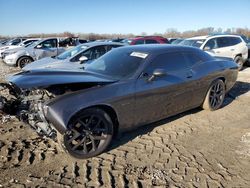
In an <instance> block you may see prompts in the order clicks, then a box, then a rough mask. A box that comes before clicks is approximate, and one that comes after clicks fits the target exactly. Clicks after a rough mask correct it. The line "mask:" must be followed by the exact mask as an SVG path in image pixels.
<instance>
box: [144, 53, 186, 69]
mask: <svg viewBox="0 0 250 188" xmlns="http://www.w3.org/2000/svg"><path fill="white" fill-rule="evenodd" d="M187 68H188V65H187V60H186V58H185V57H184V55H183V54H182V53H165V54H160V55H158V56H157V57H155V58H154V59H153V60H152V62H151V63H150V64H149V65H148V67H147V68H146V73H148V74H152V73H153V71H154V70H155V69H164V70H165V71H166V72H176V71H181V70H184V69H187Z"/></svg>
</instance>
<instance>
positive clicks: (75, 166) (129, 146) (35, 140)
mask: <svg viewBox="0 0 250 188" xmlns="http://www.w3.org/2000/svg"><path fill="white" fill-rule="evenodd" d="M14 71H18V69H15V68H9V67H7V66H6V65H4V64H3V63H2V62H0V76H1V78H2V79H3V77H5V76H6V74H8V73H9V72H14ZM7 186H11V187H152V186H159V187H250V68H246V69H244V70H243V71H241V72H240V73H239V78H238V81H237V83H236V85H235V87H234V88H233V89H232V91H231V92H230V96H227V97H226V100H225V102H224V107H223V108H221V109H220V110H217V111H215V112H209V111H204V110H202V109H199V108H198V109H194V110H191V111H188V112H186V113H182V114H180V115H177V116H174V117H172V118H169V119H166V120H163V121H160V122H157V123H154V124H151V125H147V126H145V127H142V128H139V129H137V130H134V131H132V132H128V133H125V134H123V135H121V136H120V137H119V138H117V139H115V140H114V141H113V144H112V146H111V147H110V148H109V151H107V152H106V153H103V154H102V155H100V156H98V157H95V158H92V159H89V160H75V159H73V158H71V157H69V156H68V155H67V154H65V153H64V152H63V151H61V150H60V149H59V147H58V145H57V143H55V142H54V141H51V140H47V139H44V138H40V137H39V136H37V135H36V133H34V132H33V130H31V129H30V128H29V127H28V126H26V125H24V124H22V123H20V122H18V121H17V120H15V119H13V118H12V119H11V120H10V121H9V122H7V123H5V124H0V187H7Z"/></svg>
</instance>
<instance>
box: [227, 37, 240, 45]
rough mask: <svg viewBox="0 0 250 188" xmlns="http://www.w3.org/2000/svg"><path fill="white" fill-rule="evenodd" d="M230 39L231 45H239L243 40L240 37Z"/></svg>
mask: <svg viewBox="0 0 250 188" xmlns="http://www.w3.org/2000/svg"><path fill="white" fill-rule="evenodd" d="M229 40H230V44H231V46H234V45H237V44H239V43H241V42H242V41H241V39H240V38H239V37H229Z"/></svg>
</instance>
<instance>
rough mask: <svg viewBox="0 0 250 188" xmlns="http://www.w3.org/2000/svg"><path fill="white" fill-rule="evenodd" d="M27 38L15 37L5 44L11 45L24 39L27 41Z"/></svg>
mask: <svg viewBox="0 0 250 188" xmlns="http://www.w3.org/2000/svg"><path fill="white" fill-rule="evenodd" d="M26 39H27V38H13V39H10V40H8V41H7V42H6V43H4V45H3V46H11V45H17V44H19V43H21V42H23V41H25V40H26Z"/></svg>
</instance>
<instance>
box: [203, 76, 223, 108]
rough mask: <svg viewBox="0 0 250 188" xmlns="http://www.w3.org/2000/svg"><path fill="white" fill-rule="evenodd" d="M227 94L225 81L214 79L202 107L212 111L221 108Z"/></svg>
mask: <svg viewBox="0 0 250 188" xmlns="http://www.w3.org/2000/svg"><path fill="white" fill-rule="evenodd" d="M225 94H226V88H225V84H224V82H223V81H222V80H220V79H218V80H216V81H214V82H213V83H212V85H211V86H210V88H209V90H208V92H207V95H206V97H205V100H204V102H203V104H202V108H203V109H205V110H210V111H214V110H217V109H219V108H220V107H221V106H222V104H223V101H224V98H225Z"/></svg>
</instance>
